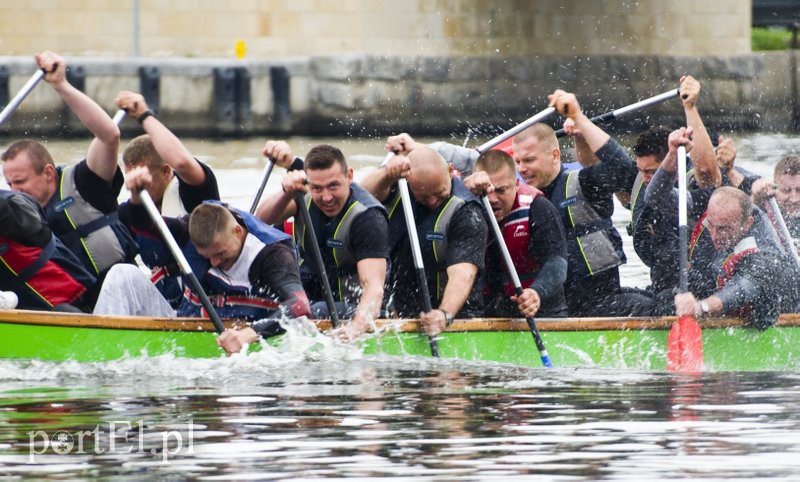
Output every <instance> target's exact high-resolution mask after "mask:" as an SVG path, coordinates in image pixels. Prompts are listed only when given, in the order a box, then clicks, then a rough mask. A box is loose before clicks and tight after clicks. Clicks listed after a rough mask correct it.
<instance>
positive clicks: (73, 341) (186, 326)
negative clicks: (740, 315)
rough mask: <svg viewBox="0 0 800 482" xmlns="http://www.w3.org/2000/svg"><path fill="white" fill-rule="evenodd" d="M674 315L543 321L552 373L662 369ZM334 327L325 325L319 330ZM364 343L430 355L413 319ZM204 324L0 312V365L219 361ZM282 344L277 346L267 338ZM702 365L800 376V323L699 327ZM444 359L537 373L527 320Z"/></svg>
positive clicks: (461, 332) (463, 340)
mask: <svg viewBox="0 0 800 482" xmlns="http://www.w3.org/2000/svg"><path fill="white" fill-rule="evenodd" d="M673 320H674V319H672V318H657V319H602V318H600V319H573V320H545V321H541V322H540V323H539V328H540V331H541V334H542V338H543V339H544V342H545V345H546V346H547V347H548V351H549V353H550V356H551V359H552V361H553V365H554V366H556V367H576V366H597V367H607V368H637V369H647V370H664V369H666V358H667V357H666V347H667V335H668V332H669V328H670V326H671V324H672V321H673ZM317 325H318V328H320V329H321V330H327V329H329V324H328V322H327V321H320V322H318V323H317ZM378 326H379V327H380V329H381V333H380V334H378V335H373V336H370V337H369V338H368V339H367V340H366V341H365V342H364V349H365V353H366V354H386V355H398V356H403V355H420V356H429V355H430V346H429V344H428V340H427V338H426V337H424V336H422V335H420V334H419V333H418V331H417V330H418V325H417V323H416V322H415V321H412V320H403V321H395V320H392V321H389V320H383V321H381V322H380V323H379V324H378ZM215 338H216V334H215V333H214V332H213V327H212V326H211V324H210V323H208V322H207V321H201V320H193V319H179V320H169V319H148V318H123V317H95V316H91V315H78V316H76V315H72V314H60V313H39V312H26V311H6V312H0V340H3V342H2V343H1V344H0V358H30V359H39V360H53V361H64V360H74V361H79V362H95V361H106V360H115V359H120V358H125V357H140V356H158V355H165V354H171V355H174V356H179V357H190V358H209V357H219V356H223V354H222V352H221V350H220V349H219V348H218V347H217V345H216V343H215ZM270 342H271V343H278V342H279V339H278V340H274V339H273V340H271V341H270ZM703 346H704V355H705V366H706V368H707V369H710V370H718V371H728V370H733V371H739V370H748V371H751V370H794V369H796V368H797V366H798V359H799V358H800V356H798V355H800V317H799V316H798V315H785V316H784V317H782V319H781V321H780V322H779V324H778V326H776V327H773V328H770V329H768V330H766V331H763V332H762V331H758V330H755V329H752V328H747V327H745V326H743V325H742V323H741V322H740V321H738V320H709V321H706V322H704V323H703ZM439 348H440V350H441V355H442V357H444V358H459V359H464V360H487V361H495V362H501V363H511V364H515V365H522V366H533V367H538V366H541V362H540V360H539V355H538V352H537V351H536V347H535V345H534V343H533V338H532V336H531V334H530V332H529V331H528V330H527V325H526V324H525V323H524V321H521V320H458V321H456V322H455V323H454V324H453V325H452V326H451V327H450V329H449V331H448V332H446V333H443V334H442V335H441V339H440V341H439Z"/></svg>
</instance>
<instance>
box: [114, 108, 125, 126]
mask: <svg viewBox="0 0 800 482" xmlns="http://www.w3.org/2000/svg"><path fill="white" fill-rule="evenodd" d="M125 114H126V112H125V111H124V110H122V109H119V110H118V111H117V112H115V113H114V117H113V118H112V119H111V120H112V121H114V124H116V125H120V124H121V123H122V119H124V118H125Z"/></svg>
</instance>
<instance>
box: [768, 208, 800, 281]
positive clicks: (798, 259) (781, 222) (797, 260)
mask: <svg viewBox="0 0 800 482" xmlns="http://www.w3.org/2000/svg"><path fill="white" fill-rule="evenodd" d="M769 207H770V208H771V209H772V214H773V216H774V217H775V221H776V222H777V223H778V228H780V231H781V237H782V238H783V242H784V243H785V244H786V249H787V250H789V255H791V257H792V260H794V264H795V265H796V266H797V267H798V268H800V256H798V254H797V248H795V246H794V242H792V233H790V232H789V227H788V226H786V220H785V219H784V218H783V213H782V212H781V209H780V208H779V207H778V201H776V200H775V197H773V196H770V198H769Z"/></svg>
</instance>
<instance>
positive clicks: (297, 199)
mask: <svg viewBox="0 0 800 482" xmlns="http://www.w3.org/2000/svg"><path fill="white" fill-rule="evenodd" d="M294 203H295V204H297V213H298V214H300V216H302V217H303V222H304V223H305V230H306V231H307V232H308V236H305V237H306V238H308V240H309V241H310V242H311V255H312V256H314V262H315V264H316V265H317V266H316V268H317V276H319V278H320V282H321V283H322V288H323V291H325V304H326V305H328V312H329V316H330V319H331V325H333V327H334V328H338V327H339V314H338V313H337V312H336V303H335V302H334V301H333V291H331V284H330V282H328V273H327V271H326V270H325V265H324V264H323V263H322V253H321V252H320V250H319V243H318V242H317V234H316V233H315V232H314V225H313V224H311V215H310V214H309V213H308V206H306V199H305V196H304V195H303V193H302V192H296V193H295V194H294ZM304 234H305V233H300V236H301V238H300V239H301V240H302V239H304V238H303V237H302V236H304Z"/></svg>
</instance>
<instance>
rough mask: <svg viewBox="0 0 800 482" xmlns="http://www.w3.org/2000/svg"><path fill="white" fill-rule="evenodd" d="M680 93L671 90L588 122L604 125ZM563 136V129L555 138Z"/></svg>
mask: <svg viewBox="0 0 800 482" xmlns="http://www.w3.org/2000/svg"><path fill="white" fill-rule="evenodd" d="M680 93H681V91H680V89H672V90H670V91H668V92H664V93H663V94H658V95H654V96H653V97H650V98H647V99H644V100H640V101H639V102H634V103H633V104H631V105H626V106H625V107H620V108H619V109H616V110H612V111H610V112H606V113H605V114H600V115H598V116H594V117H592V118H591V119H589V120H590V121H592V123H593V124H604V123H606V122H610V121H612V120H614V119H616V118H617V117H619V116H621V115H625V114H627V113H628V112H635V111H637V110H641V109H644V108H646V107H650V106H651V105H656V104H660V103H661V102H664V101H665V100H669V99H672V98H673V97H677V96H678V95H680ZM565 135H567V133H566V132H564V129H559V130H557V131H556V137H564V136H565Z"/></svg>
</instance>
